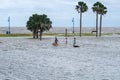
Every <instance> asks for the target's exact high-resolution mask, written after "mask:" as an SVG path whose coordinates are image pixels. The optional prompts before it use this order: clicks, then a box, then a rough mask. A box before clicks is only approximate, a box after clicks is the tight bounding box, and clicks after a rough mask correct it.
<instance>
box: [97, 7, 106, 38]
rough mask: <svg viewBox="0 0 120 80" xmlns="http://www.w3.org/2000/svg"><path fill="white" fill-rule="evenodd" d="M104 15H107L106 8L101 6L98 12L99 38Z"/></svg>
mask: <svg viewBox="0 0 120 80" xmlns="http://www.w3.org/2000/svg"><path fill="white" fill-rule="evenodd" d="M106 13H107V7H105V6H104V5H102V6H101V8H100V10H99V14H100V32H99V36H101V30H102V15H105V14H106Z"/></svg>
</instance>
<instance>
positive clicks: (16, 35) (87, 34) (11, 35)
mask: <svg viewBox="0 0 120 80" xmlns="http://www.w3.org/2000/svg"><path fill="white" fill-rule="evenodd" d="M115 34H117V35H120V33H115ZM79 35H80V34H79V33H74V34H73V33H67V36H68V37H72V36H79ZM102 35H108V36H110V35H112V33H102ZM25 36H32V34H0V37H25ZM43 36H66V35H65V33H52V34H51V33H43ZM82 36H96V34H91V33H82Z"/></svg>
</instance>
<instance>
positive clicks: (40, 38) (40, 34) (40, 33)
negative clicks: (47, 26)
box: [40, 31, 42, 40]
mask: <svg viewBox="0 0 120 80" xmlns="http://www.w3.org/2000/svg"><path fill="white" fill-rule="evenodd" d="M40 40H42V31H40Z"/></svg>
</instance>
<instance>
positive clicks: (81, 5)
mask: <svg viewBox="0 0 120 80" xmlns="http://www.w3.org/2000/svg"><path fill="white" fill-rule="evenodd" d="M75 9H76V10H77V11H78V13H80V37H81V30H82V13H84V12H86V11H87V10H88V6H87V4H86V3H84V2H82V1H79V2H78V5H76V8H75Z"/></svg>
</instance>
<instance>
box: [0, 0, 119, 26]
mask: <svg viewBox="0 0 120 80" xmlns="http://www.w3.org/2000/svg"><path fill="white" fill-rule="evenodd" d="M79 1H80V0H25V1H23V0H0V26H8V17H9V16H10V21H11V26H12V27H15V26H16V27H20V26H21V27H25V26H26V22H27V21H28V19H29V17H30V16H31V15H32V14H35V13H37V14H46V15H47V16H48V17H49V18H50V19H51V21H52V26H53V27H72V24H73V23H72V19H73V17H74V20H75V27H79V20H80V19H79V14H78V12H77V11H76V10H75V6H76V5H77V4H78V2H79ZM82 1H84V2H85V3H86V4H87V6H88V7H89V9H88V11H87V12H85V13H84V14H83V20H82V21H83V22H82V26H84V27H94V26H95V21H96V14H95V13H93V11H92V9H91V7H92V6H93V4H94V3H95V2H97V1H99V2H101V3H102V4H104V5H105V6H106V7H107V11H108V12H107V14H106V15H104V16H103V23H102V25H103V27H119V26H120V22H119V21H120V16H119V14H120V11H119V9H120V1H119V0H82Z"/></svg>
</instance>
